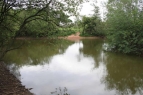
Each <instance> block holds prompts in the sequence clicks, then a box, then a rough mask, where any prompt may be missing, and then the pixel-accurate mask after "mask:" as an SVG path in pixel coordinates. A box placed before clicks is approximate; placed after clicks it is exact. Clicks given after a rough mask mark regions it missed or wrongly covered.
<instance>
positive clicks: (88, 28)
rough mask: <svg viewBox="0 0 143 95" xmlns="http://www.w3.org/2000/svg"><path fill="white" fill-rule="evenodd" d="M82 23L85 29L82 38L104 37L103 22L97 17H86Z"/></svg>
mask: <svg viewBox="0 0 143 95" xmlns="http://www.w3.org/2000/svg"><path fill="white" fill-rule="evenodd" d="M81 23H82V27H83V32H82V33H81V36H104V31H103V22H102V21H101V20H100V19H99V18H98V17H97V16H92V17H85V16H84V17H83V18H82V22H81Z"/></svg>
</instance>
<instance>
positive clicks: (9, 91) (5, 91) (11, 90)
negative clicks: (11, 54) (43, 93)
mask: <svg viewBox="0 0 143 95" xmlns="http://www.w3.org/2000/svg"><path fill="white" fill-rule="evenodd" d="M0 95H34V94H32V93H31V92H30V91H29V89H27V88H25V86H23V85H22V84H21V82H20V80H18V79H17V78H16V77H15V76H14V75H13V74H12V73H11V72H10V70H9V69H8V68H7V67H6V65H5V63H4V62H0Z"/></svg>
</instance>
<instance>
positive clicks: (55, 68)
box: [4, 39, 143, 95]
mask: <svg viewBox="0 0 143 95" xmlns="http://www.w3.org/2000/svg"><path fill="white" fill-rule="evenodd" d="M19 42H21V40H20V41H18V42H17V44H19ZM24 42H25V44H24V45H23V46H22V47H21V49H17V50H14V51H11V52H9V53H8V54H7V55H6V56H5V58H4V59H5V62H6V63H7V65H8V68H9V69H10V71H11V73H13V74H14V75H15V76H16V77H17V78H18V79H19V80H20V81H21V83H22V85H24V86H25V87H26V88H32V89H31V90H30V91H31V92H32V93H34V95H143V58H141V57H137V56H133V55H125V54H120V53H114V52H107V51H104V49H103V48H104V46H105V41H104V40H100V39H98V40H97V39H84V40H77V41H68V40H49V41H48V40H25V41H24ZM65 93H67V94H65Z"/></svg>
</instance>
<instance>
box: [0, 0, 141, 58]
mask: <svg viewBox="0 0 143 95" xmlns="http://www.w3.org/2000/svg"><path fill="white" fill-rule="evenodd" d="M84 2H88V1H86V0H1V1H0V32H1V33H0V59H1V58H2V57H3V56H4V55H5V54H6V53H7V52H8V51H10V50H13V49H16V48H18V47H20V46H21V45H22V44H19V46H17V47H12V45H13V44H14V43H15V39H16V38H17V37H36V38H37V37H49V38H50V37H57V36H67V35H70V34H74V33H75V32H81V36H99V37H104V38H106V39H107V41H108V50H110V51H115V52H122V53H127V54H136V55H142V54H143V1H142V0H109V1H108V2H107V4H106V8H107V13H106V14H105V19H101V16H100V14H99V8H98V7H97V6H96V5H94V10H93V11H94V14H93V15H91V16H88V17H87V16H80V19H77V20H76V21H75V22H72V20H70V19H69V17H70V16H75V17H77V18H78V17H79V13H78V12H79V11H77V10H78V9H79V8H80V5H81V4H82V3H84Z"/></svg>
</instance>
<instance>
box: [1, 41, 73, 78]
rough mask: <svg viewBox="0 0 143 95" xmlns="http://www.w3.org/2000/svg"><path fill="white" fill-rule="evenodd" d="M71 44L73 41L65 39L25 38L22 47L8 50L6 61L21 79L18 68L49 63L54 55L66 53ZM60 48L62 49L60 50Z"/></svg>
mask: <svg viewBox="0 0 143 95" xmlns="http://www.w3.org/2000/svg"><path fill="white" fill-rule="evenodd" d="M17 44H19V41H17ZM17 44H16V45H17ZM70 44H72V42H70V41H65V40H58V41H57V40H25V44H24V45H23V46H22V47H21V49H17V50H14V51H10V52H8V53H7V55H6V56H5V58H4V61H5V62H6V63H7V65H8V68H9V69H10V70H11V72H12V73H13V74H14V75H15V76H16V77H17V78H18V79H19V77H20V75H19V70H18V69H19V68H20V67H21V66H23V65H42V64H44V63H49V61H50V59H51V58H52V57H53V56H54V55H56V54H59V53H64V51H65V50H66V49H67V47H68V46H69V45H70ZM61 46H62V47H61ZM59 49H61V50H62V51H61V52H59ZM13 63H14V64H13Z"/></svg>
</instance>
